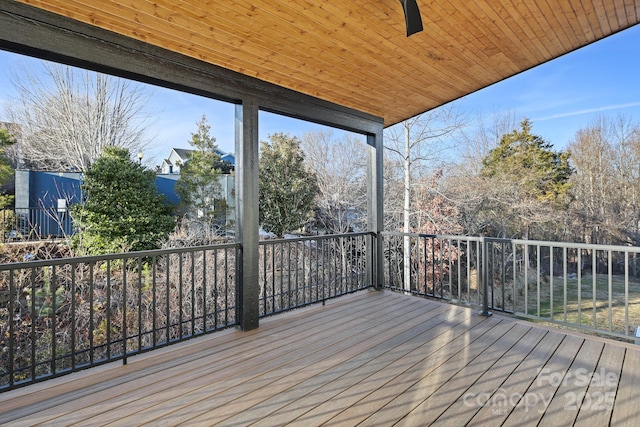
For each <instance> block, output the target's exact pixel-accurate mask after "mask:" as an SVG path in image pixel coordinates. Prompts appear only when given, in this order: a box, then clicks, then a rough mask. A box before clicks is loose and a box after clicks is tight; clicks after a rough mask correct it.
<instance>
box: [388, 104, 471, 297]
mask: <svg viewBox="0 0 640 427" xmlns="http://www.w3.org/2000/svg"><path fill="white" fill-rule="evenodd" d="M465 124H466V117H465V116H464V115H462V114H461V113H460V111H459V110H458V109H457V107H456V106H455V105H454V104H449V105H445V106H443V107H440V108H437V109H435V110H431V111H429V112H427V113H424V114H420V115H418V116H415V117H413V118H411V119H408V120H405V121H404V122H402V123H401V124H400V125H397V126H392V127H391V128H389V129H388V130H387V133H386V135H385V148H386V149H387V150H388V152H389V153H391V155H392V156H395V157H396V158H398V159H401V161H402V163H401V167H402V176H403V204H402V206H403V210H402V224H403V228H402V229H403V232H404V233H409V232H410V231H411V227H412V215H413V212H412V209H411V201H412V185H413V183H414V182H415V180H416V178H418V177H421V176H424V175H425V174H426V173H428V172H429V171H433V170H434V168H436V167H437V165H435V164H434V161H435V159H436V158H437V156H441V157H442V156H443V155H444V153H446V151H447V150H448V149H451V148H453V147H454V146H456V145H457V142H458V140H457V138H456V137H457V136H458V135H457V134H458V133H459V132H460V131H461V130H462V129H463V128H464V126H465ZM410 250H411V241H410V239H409V237H408V236H407V237H406V238H405V241H404V251H405V253H407V254H408V253H409V252H410ZM409 262H410V261H409V257H405V266H404V270H405V275H404V276H405V289H406V290H409V289H411V283H410V280H411V278H410V276H411V275H410V274H409V271H410V265H409Z"/></svg>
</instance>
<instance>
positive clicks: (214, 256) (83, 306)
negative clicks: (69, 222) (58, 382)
mask: <svg viewBox="0 0 640 427" xmlns="http://www.w3.org/2000/svg"><path fill="white" fill-rule="evenodd" d="M238 250H239V245H237V244H228V245H215V246H200V247H194V248H183V249H170V250H157V251H145V252H133V253H127V254H114V255H103V256H95V257H79V258H67V259H57V260H48V261H33V262H22V263H15V264H4V265H2V266H1V267H0V290H1V294H0V299H1V304H0V310H1V311H0V318H1V320H2V322H1V323H0V348H1V349H2V351H1V354H0V390H2V389H11V388H15V387H18V386H20V385H25V384H30V383H33V382H36V381H40V380H42V379H47V378H52V377H56V376H59V375H62V374H65V373H69V372H73V371H76V370H79V369H83V368H86V367H90V366H95V365H99V364H103V363H106V362H110V361H114V360H123V361H124V363H126V360H127V357H129V356H131V355H135V354H139V353H142V352H144V351H148V350H151V349H155V348H159V347H163V346H165V345H168V344H170V343H174V342H178V341H182V340H185V339H187V338H191V337H194V336H198V335H202V334H205V333H207V332H211V331H215V330H219V329H223V328H227V327H229V326H233V325H235V324H236V310H235V293H236V265H237V259H236V258H237V253H238Z"/></svg>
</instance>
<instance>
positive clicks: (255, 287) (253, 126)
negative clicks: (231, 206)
mask: <svg viewBox="0 0 640 427" xmlns="http://www.w3.org/2000/svg"><path fill="white" fill-rule="evenodd" d="M235 146H236V156H237V159H236V241H237V242H239V243H240V245H241V248H240V251H239V253H238V257H237V261H236V262H237V268H238V270H237V283H238V285H237V289H236V302H237V304H236V316H237V321H238V327H239V328H240V329H241V330H243V331H249V330H251V329H256V328H257V327H258V318H259V314H260V313H259V307H258V301H259V298H260V285H259V277H258V264H259V262H258V258H259V255H258V239H259V236H258V227H259V225H258V106H257V103H256V102H255V101H254V100H245V101H244V102H243V103H242V104H241V105H236V110H235Z"/></svg>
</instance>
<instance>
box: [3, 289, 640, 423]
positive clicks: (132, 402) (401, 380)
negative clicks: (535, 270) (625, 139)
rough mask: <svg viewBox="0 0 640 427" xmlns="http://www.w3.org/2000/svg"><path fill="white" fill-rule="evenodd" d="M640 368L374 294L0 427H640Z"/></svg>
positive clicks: (146, 365)
mask: <svg viewBox="0 0 640 427" xmlns="http://www.w3.org/2000/svg"><path fill="white" fill-rule="evenodd" d="M639 366H640V352H639V350H638V348H637V347H636V346H634V345H632V344H625V343H619V342H615V341H611V340H606V339H602V338H597V337H589V336H586V335H582V334H576V333H570V332H564V331H560V330H554V329H552V328H547V327H540V326H537V325H535V324H533V323H528V322H524V321H519V320H515V319H512V318H509V317H504V316H500V315H494V316H491V317H484V316H481V315H479V314H478V312H477V311H476V310H472V309H467V308H462V307H458V306H453V305H447V304H442V303H439V302H435V301H429V300H426V299H421V298H415V297H411V296H406V295H401V294H397V293H392V292H387V291H385V292H372V291H368V292H361V293H358V294H354V295H350V296H346V297H341V298H338V299H335V300H331V301H328V302H327V303H326V305H324V306H321V305H318V306H311V307H307V308H303V309H299V310H295V311H292V312H289V313H283V314H279V315H276V316H272V317H270V318H267V319H262V321H261V325H260V328H259V329H257V330H254V331H250V332H241V331H237V330H226V331H222V332H219V333H215V334H212V335H208V336H205V337H201V338H196V339H192V340H190V341H187V342H184V343H180V344H176V345H174V346H169V347H166V348H163V349H161V350H156V351H153V352H149V353H146V354H144V355H140V356H135V357H131V358H130V359H129V362H128V364H127V365H121V364H116V363H113V364H109V365H105V366H101V367H98V368H93V369H89V370H86V371H82V372H78V373H74V374H71V375H68V376H66V377H61V378H57V379H54V380H50V381H47V382H43V383H40V384H35V385H32V386H28V387H25V388H22V389H18V390H13V391H10V392H6V393H3V394H0V425H11V426H27V425H28V426H32V425H48V426H57V425H60V426H70V425H78V426H104V425H110V426H130V425H153V426H158V425H207V426H209V425H224V426H239V425H240V426H242V425H252V426H274V425H292V426H295V425H298V426H305V427H306V426H313V425H337V426H338V425H339V426H351V425H363V426H379V425H398V426H401V425H403V426H415V425H442V426H448V425H467V424H469V425H490V426H495V425H505V426H508V425H538V424H539V425H551V424H553V425H586V424H589V425H616V426H619V425H621V426H622V425H637V423H638V419H640V405H638V404H637V403H636V401H637V399H635V392H636V391H637V390H638V387H640V370H639V369H638V367H639ZM550 423H551V424H550ZM558 423H560V424H558Z"/></svg>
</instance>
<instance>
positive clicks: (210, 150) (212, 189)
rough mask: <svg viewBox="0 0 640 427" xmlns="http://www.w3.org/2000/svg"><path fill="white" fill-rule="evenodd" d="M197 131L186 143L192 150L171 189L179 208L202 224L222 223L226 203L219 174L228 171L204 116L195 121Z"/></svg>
mask: <svg viewBox="0 0 640 427" xmlns="http://www.w3.org/2000/svg"><path fill="white" fill-rule="evenodd" d="M197 125H198V130H197V131H196V133H192V134H191V140H190V141H189V144H191V146H192V147H193V148H194V150H193V151H192V152H191V154H190V155H189V161H188V162H186V164H184V165H182V167H181V168H180V178H179V179H178V181H177V182H176V186H175V191H176V194H177V195H178V197H179V198H180V204H181V210H182V211H183V213H187V214H188V216H189V217H191V218H192V219H197V220H198V221H201V222H202V223H204V224H205V225H208V226H209V227H211V226H217V225H219V224H217V223H218V222H221V223H224V222H225V214H226V210H227V205H226V203H225V201H224V199H222V198H221V196H220V194H221V191H222V188H221V186H220V175H221V174H222V173H228V172H229V171H230V165H229V164H228V163H226V162H223V161H222V159H221V158H220V155H219V154H218V152H217V149H218V146H217V145H216V139H215V138H214V137H213V136H211V134H210V130H211V126H209V125H208V124H207V118H206V116H204V115H203V116H202V119H201V120H200V121H199V122H198V123H197Z"/></svg>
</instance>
